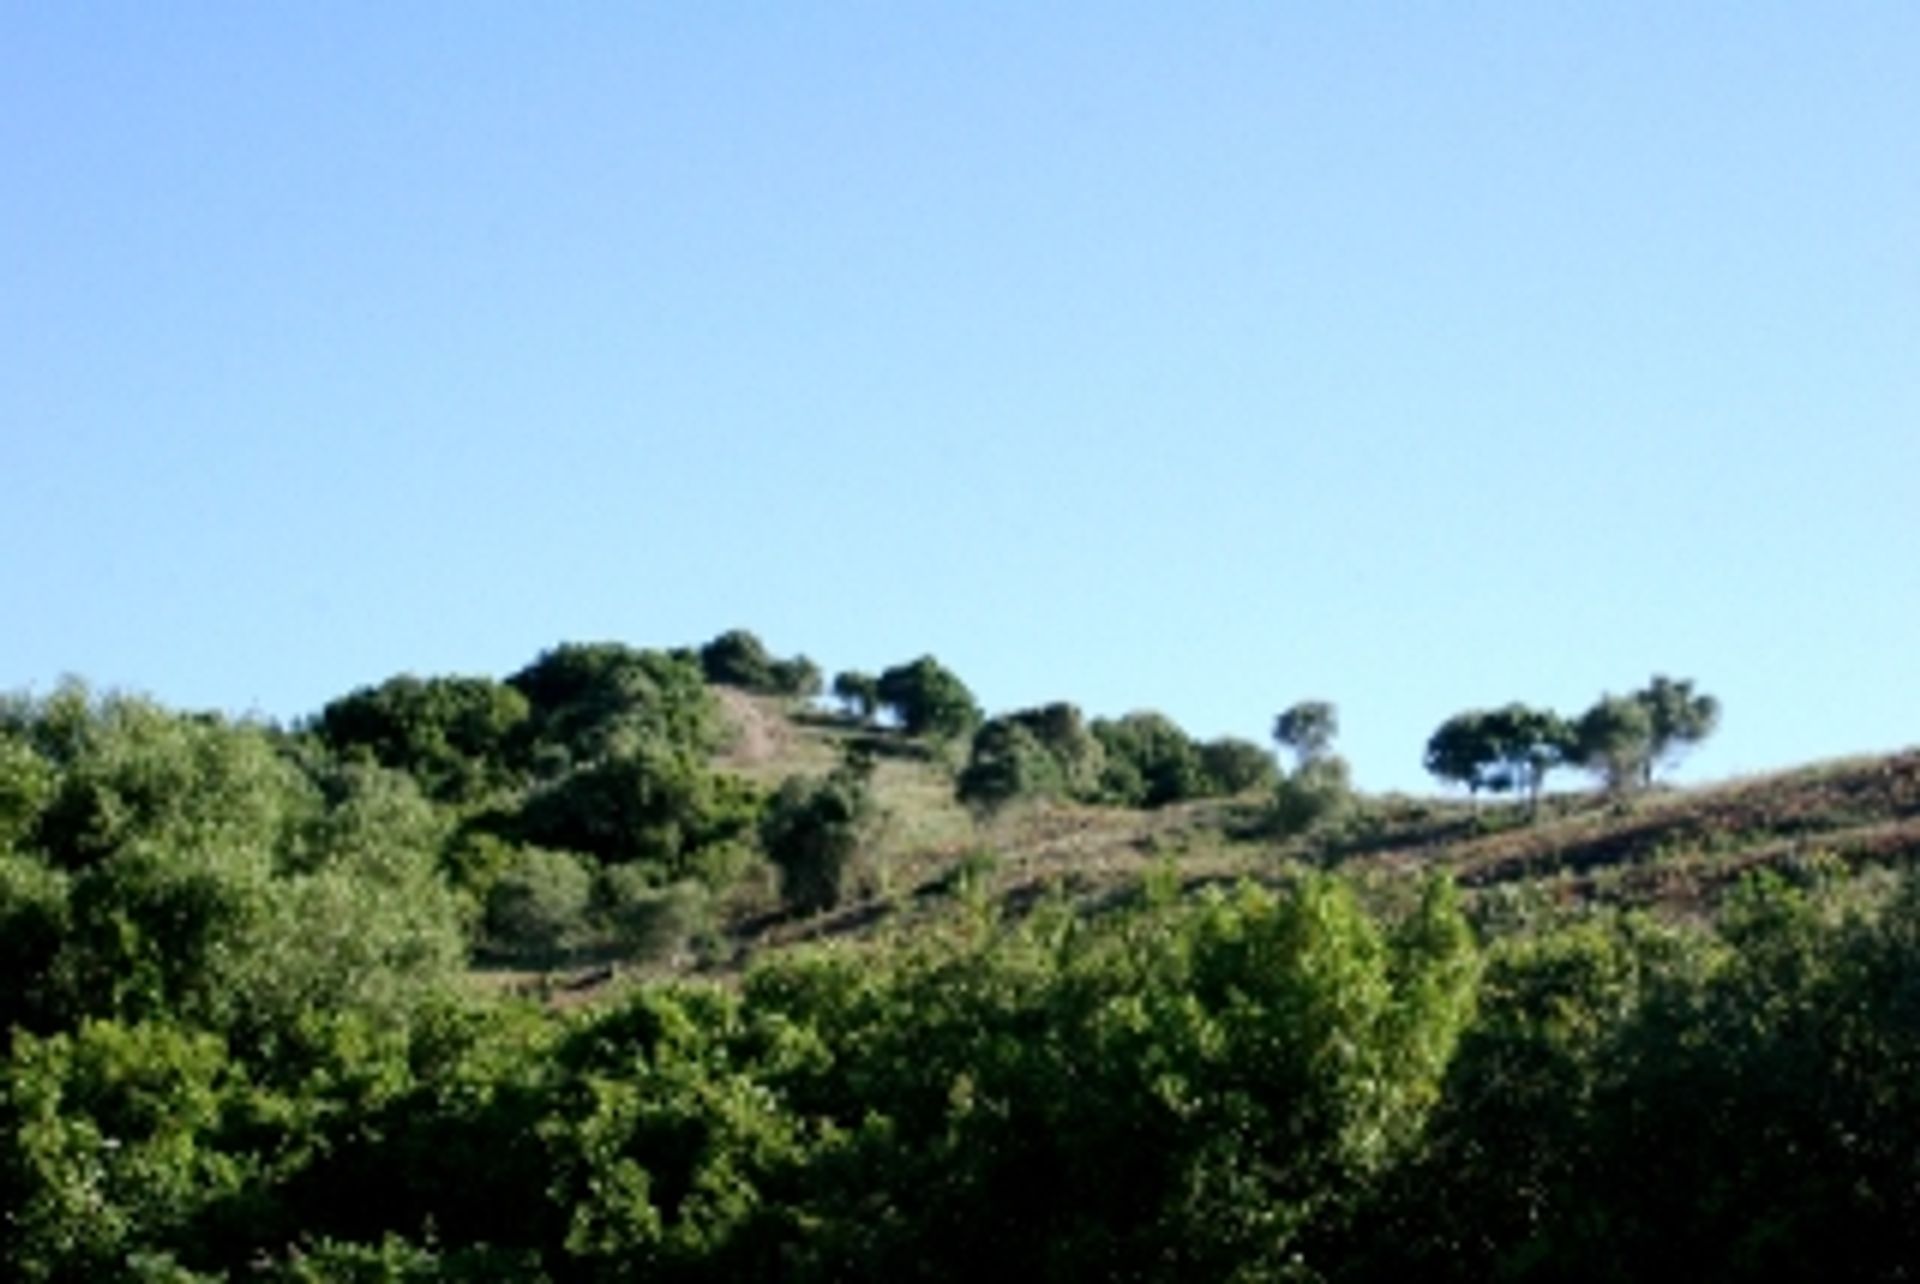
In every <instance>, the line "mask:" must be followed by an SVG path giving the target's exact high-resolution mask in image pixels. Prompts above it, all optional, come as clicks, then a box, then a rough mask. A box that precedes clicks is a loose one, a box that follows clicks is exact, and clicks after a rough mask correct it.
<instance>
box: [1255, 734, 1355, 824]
mask: <svg viewBox="0 0 1920 1284" xmlns="http://www.w3.org/2000/svg"><path fill="white" fill-rule="evenodd" d="M1352 803H1353V781H1352V777H1351V774H1350V773H1349V771H1348V769H1347V760H1346V759H1345V758H1342V757H1341V756H1340V755H1339V754H1326V755H1323V756H1321V757H1318V758H1315V759H1312V760H1311V761H1309V762H1306V763H1304V764H1302V765H1301V766H1300V767H1299V768H1297V769H1295V770H1294V771H1290V772H1288V773H1287V774H1286V775H1285V776H1283V777H1281V778H1280V780H1279V781H1277V782H1276V783H1275V784H1274V787H1273V805H1272V809H1271V811H1270V820H1271V824H1272V828H1273V831H1274V833H1275V834H1276V835H1277V836H1279V837H1281V838H1294V837H1298V836H1299V835H1301V834H1305V833H1308V832H1309V831H1311V830H1313V829H1314V828H1315V827H1316V826H1321V825H1325V824H1327V823H1328V822H1331V821H1334V820H1337V819H1339V818H1340V817H1341V816H1342V815H1344V814H1345V813H1346V812H1347V811H1348V810H1350V808H1351V806H1352Z"/></svg>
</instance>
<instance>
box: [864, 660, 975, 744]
mask: <svg viewBox="0 0 1920 1284" xmlns="http://www.w3.org/2000/svg"><path fill="white" fill-rule="evenodd" d="M874 689H875V693H876V694H877V695H878V696H879V697H880V703H881V704H882V705H884V706H885V707H887V708H889V709H891V710H892V711H893V714H894V717H896V718H897V719H898V720H899V722H900V728H901V730H903V731H905V732H906V733H907V734H908V735H910V736H933V737H935V738H938V739H942V740H949V739H957V738H959V737H961V736H965V735H967V734H969V733H970V732H972V730H973V729H974V728H975V727H976V726H978V725H979V724H980V717H981V715H980V706H979V705H978V704H977V703H976V702H975V701H974V698H973V693H972V692H971V691H969V690H967V686H966V684H965V683H964V682H962V681H960V679H959V678H958V677H957V676H955V675H954V673H953V671H952V670H950V669H948V668H947V667H946V666H945V665H943V664H941V663H940V662H939V661H938V660H936V659H934V658H933V657H932V656H930V655H923V656H921V657H920V658H919V659H917V660H915V661H913V662H912V663H910V664H901V665H895V666H894V667H893V668H891V669H888V670H887V671H886V672H884V673H882V674H881V675H880V680H879V681H878V682H877V683H876V684H875V688H874Z"/></svg>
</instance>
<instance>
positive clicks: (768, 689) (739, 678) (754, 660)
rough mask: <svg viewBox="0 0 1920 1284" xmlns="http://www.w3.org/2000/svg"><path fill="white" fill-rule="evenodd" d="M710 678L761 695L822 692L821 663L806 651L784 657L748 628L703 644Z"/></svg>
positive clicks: (703, 667) (702, 653) (804, 695)
mask: <svg viewBox="0 0 1920 1284" xmlns="http://www.w3.org/2000/svg"><path fill="white" fill-rule="evenodd" d="M699 658H700V669H701V671H702V672H703V673H705V674H706V677H707V681H709V682H711V683H714V684H715V685H718V686H723V687H739V688H740V689H741V690H743V691H757V692H759V693H760V694H762V695H777V696H792V697H794V698H796V699H802V700H806V699H811V698H813V697H814V696H817V695H819V694H820V690H821V674H820V666H819V665H817V664H815V663H814V662H813V661H812V660H810V659H808V658H807V657H806V656H804V655H796V656H793V657H792V658H790V659H785V660H782V659H780V658H778V657H776V656H775V655H774V654H773V653H772V652H770V651H768V650H767V647H766V644H765V643H763V642H762V641H761V640H760V639H759V637H758V636H757V635H755V634H753V633H750V632H748V631H747V630H746V629H729V630H727V631H726V632H725V633H722V634H720V635H719V636H718V637H716V638H714V639H713V641H711V642H709V643H707V644H706V645H705V646H703V647H701V648H700V652H699Z"/></svg>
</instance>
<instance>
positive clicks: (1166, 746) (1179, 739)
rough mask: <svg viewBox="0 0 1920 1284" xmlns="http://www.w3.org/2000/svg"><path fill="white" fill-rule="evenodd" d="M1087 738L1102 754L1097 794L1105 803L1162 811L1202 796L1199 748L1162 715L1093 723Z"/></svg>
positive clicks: (1204, 777) (1204, 779)
mask: <svg viewBox="0 0 1920 1284" xmlns="http://www.w3.org/2000/svg"><path fill="white" fill-rule="evenodd" d="M1093 734H1094V736H1095V738H1096V739H1098V740H1099V742H1100V747H1101V750H1102V754H1103V765H1102V769H1101V778H1100V785H1101V790H1102V792H1103V793H1104V794H1105V795H1106V797H1107V798H1109V799H1110V800H1111V801H1113V802H1117V803H1120V804H1122V805H1125V806H1132V807H1164V806H1166V805H1167V804H1169V803H1176V802H1181V801H1184V800H1185V799H1188V798H1198V797H1201V796H1202V795H1204V794H1205V793H1206V792H1207V775H1206V768H1205V767H1204V765H1203V764H1202V762H1201V759H1200V748H1199V746H1198V745H1196V744H1194V742H1193V739H1192V738H1191V737H1190V736H1188V735H1187V733H1186V732H1185V731H1183V730H1182V729H1181V728H1180V725H1179V724H1178V723H1176V722H1174V720H1173V719H1171V718H1169V717H1167V716H1166V715H1165V714H1163V713H1154V712H1150V711H1149V712H1137V713H1129V714H1127V715H1126V716H1125V717H1122V718H1117V719H1112V720H1108V719H1105V718H1096V719H1094V722H1093Z"/></svg>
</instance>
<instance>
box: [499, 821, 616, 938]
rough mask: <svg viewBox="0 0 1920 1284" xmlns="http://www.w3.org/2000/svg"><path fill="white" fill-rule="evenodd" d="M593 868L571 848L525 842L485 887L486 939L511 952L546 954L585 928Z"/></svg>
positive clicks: (580, 935)
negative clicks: (564, 850)
mask: <svg viewBox="0 0 1920 1284" xmlns="http://www.w3.org/2000/svg"><path fill="white" fill-rule="evenodd" d="M593 885H594V879H593V871H592V870H591V869H589V868H588V866H587V864H586V863H585V862H584V861H582V860H581V859H580V858H579V857H578V856H575V855H574V854H573V853H571V852H562V851H549V850H546V849H544V848H540V847H523V848H521V849H520V850H519V851H518V852H516V853H515V854H514V857H513V859H512V861H511V862H510V863H509V864H508V865H507V867H506V868H505V869H504V870H502V871H501V873H500V875H499V877H498V878H496V879H495V880H494V882H493V887H492V889H491V890H489V891H488V893H487V914H486V932H487V942H488V944H489V945H491V946H493V947H494V948H495V949H498V950H501V951H503V952H505V953H508V954H515V955H523V956H531V957H548V956H552V955H555V954H558V953H560V952H561V951H563V950H565V949H567V948H569V947H571V946H573V945H575V944H578V943H579V942H580V941H581V939H582V938H583V937H584V935H585V932H586V930H587V908H588V906H589V905H590V904H591V903H592V900H593Z"/></svg>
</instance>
